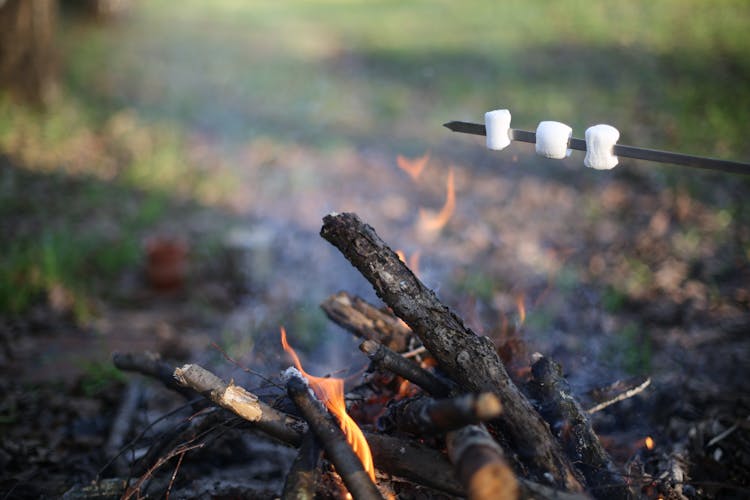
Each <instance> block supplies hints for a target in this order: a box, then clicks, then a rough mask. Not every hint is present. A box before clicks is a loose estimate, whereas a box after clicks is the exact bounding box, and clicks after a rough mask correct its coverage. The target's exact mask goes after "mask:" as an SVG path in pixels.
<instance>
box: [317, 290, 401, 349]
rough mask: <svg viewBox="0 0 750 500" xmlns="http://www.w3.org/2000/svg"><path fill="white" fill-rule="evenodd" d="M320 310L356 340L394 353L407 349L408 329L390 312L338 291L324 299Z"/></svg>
mask: <svg viewBox="0 0 750 500" xmlns="http://www.w3.org/2000/svg"><path fill="white" fill-rule="evenodd" d="M320 307H321V309H323V311H324V312H325V313H326V316H328V318H329V319H330V320H331V321H333V322H334V323H336V324H337V325H339V326H341V327H342V328H344V329H346V330H348V331H349V332H351V333H353V334H354V335H356V336H357V337H360V338H363V339H366V340H375V341H377V342H379V343H381V344H383V345H385V346H387V347H388V348H389V349H392V350H394V351H396V352H403V351H405V350H406V349H407V346H408V344H409V339H410V338H411V336H412V335H411V330H410V329H409V328H408V327H407V326H406V325H405V324H404V323H403V322H401V321H399V319H398V318H397V317H396V316H394V315H393V314H392V313H390V312H388V311H384V310H382V309H378V308H377V307H375V306H373V305H371V304H369V303H367V301H365V300H364V299H361V298H359V297H357V296H354V297H352V296H351V295H349V294H348V293H346V292H339V293H337V294H335V295H331V296H330V297H328V298H327V299H326V300H324V301H323V302H322V303H321V304H320Z"/></svg>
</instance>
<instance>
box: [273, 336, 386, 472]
mask: <svg viewBox="0 0 750 500" xmlns="http://www.w3.org/2000/svg"><path fill="white" fill-rule="evenodd" d="M281 345H282V346H283V347H284V350H285V351H286V352H287V353H289V355H290V356H291V357H292V360H293V361H294V366H295V367H296V368H297V369H298V370H299V371H300V372H301V373H302V374H303V375H304V376H305V377H306V378H307V380H308V381H309V382H310V387H312V389H313V391H315V395H316V396H318V398H319V399H320V400H321V401H323V403H324V404H325V405H326V408H328V411H330V412H331V413H332V414H333V415H334V416H335V417H336V419H338V421H339V426H340V427H341V430H342V431H344V434H345V435H346V440H347V442H348V443H349V445H350V446H351V447H352V449H353V450H354V453H356V455H357V456H358V457H359V459H360V460H361V461H362V466H363V467H364V468H365V471H367V474H369V476H370V479H372V480H373V481H375V466H374V464H373V461H372V453H371V452H370V445H369V444H367V440H366V439H365V436H364V434H362V431H361V430H360V428H359V427H358V426H357V424H356V423H355V422H354V420H352V418H351V417H350V416H349V415H348V414H347V413H346V402H345V401H344V381H343V380H342V379H340V378H322V377H315V376H313V375H310V374H309V373H307V372H306V371H305V370H303V369H302V363H301V362H300V360H299V357H298V356H297V353H296V352H294V349H292V347H291V346H290V345H289V343H288V342H287V340H286V330H285V329H284V327H283V326H282V327H281Z"/></svg>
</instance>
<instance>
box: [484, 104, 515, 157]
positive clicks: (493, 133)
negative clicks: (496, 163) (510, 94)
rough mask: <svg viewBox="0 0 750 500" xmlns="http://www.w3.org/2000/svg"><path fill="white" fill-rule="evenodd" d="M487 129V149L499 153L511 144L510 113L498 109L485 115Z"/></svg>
mask: <svg viewBox="0 0 750 500" xmlns="http://www.w3.org/2000/svg"><path fill="white" fill-rule="evenodd" d="M484 126H485V128H486V129H487V149H492V150H495V151H499V150H501V149H505V148H507V147H508V145H509V144H510V111H508V110H507V109H496V110H494V111H488V112H486V113H485V114H484Z"/></svg>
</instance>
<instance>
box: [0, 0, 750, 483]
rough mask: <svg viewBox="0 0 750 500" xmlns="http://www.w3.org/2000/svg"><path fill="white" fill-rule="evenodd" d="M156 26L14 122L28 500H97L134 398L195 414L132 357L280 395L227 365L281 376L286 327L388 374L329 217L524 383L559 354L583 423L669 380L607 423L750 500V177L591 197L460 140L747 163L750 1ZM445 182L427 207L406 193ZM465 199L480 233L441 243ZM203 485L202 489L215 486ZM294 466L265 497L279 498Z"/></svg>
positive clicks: (14, 469)
mask: <svg viewBox="0 0 750 500" xmlns="http://www.w3.org/2000/svg"><path fill="white" fill-rule="evenodd" d="M381 4H382V5H381ZM136 5H137V7H134V9H133V10H131V11H130V12H128V13H126V14H124V17H122V18H121V19H119V20H117V21H114V22H110V23H109V24H104V25H101V24H92V23H89V22H84V21H82V20H80V19H75V18H70V17H66V18H64V24H63V25H62V27H61V33H60V37H61V51H62V53H63V55H64V63H63V68H64V74H63V77H62V79H63V84H64V85H63V86H62V89H63V90H62V91H61V93H62V94H61V96H60V97H59V98H58V99H59V100H58V101H57V102H56V103H55V104H53V105H52V108H51V109H49V110H47V111H39V110H33V109H27V108H24V107H22V106H20V105H18V104H16V103H13V102H12V101H11V100H10V99H6V98H3V100H2V101H0V152H1V153H2V157H1V158H0V162H1V164H0V200H2V205H0V210H2V212H0V213H1V214H2V218H1V219H0V220H2V225H1V226H0V231H1V232H0V235H1V237H2V241H3V242H5V245H4V246H5V250H4V252H3V256H2V257H1V258H0V305H2V315H1V316H0V319H1V322H0V325H1V326H2V330H1V333H2V343H3V351H2V363H1V364H0V370H2V374H3V382H2V384H3V387H2V393H3V394H6V395H7V396H5V397H4V398H3V401H2V408H1V409H2V411H0V426H2V429H3V431H2V441H1V442H0V465H1V466H2V469H3V470H4V471H5V472H4V473H3V476H2V483H0V484H1V486H0V487H1V488H2V490H3V491H7V492H9V493H10V495H9V497H13V496H19V497H23V496H27V497H36V496H40V495H43V494H46V495H48V496H56V495H58V494H60V493H61V492H62V491H65V490H66V489H68V488H70V487H71V486H72V485H74V484H80V483H84V482H86V481H90V480H91V479H93V478H94V476H95V475H96V474H97V472H98V471H99V470H100V469H102V468H103V467H104V466H105V464H106V462H107V459H108V458H111V456H110V455H108V451H107V450H106V449H105V448H106V447H105V446H104V445H105V444H106V442H107V440H108V438H109V435H110V431H111V424H112V419H113V417H114V415H115V414H116V412H117V408H118V406H119V404H120V401H121V400H122V398H123V397H124V394H125V393H126V391H127V390H129V389H128V388H132V386H133V385H134V384H136V383H137V384H139V387H141V388H140V389H139V390H141V391H144V392H143V394H144V396H143V401H142V402H141V405H140V408H141V415H140V417H139V419H140V420H139V422H145V421H150V420H154V419H156V418H157V417H158V416H159V415H160V414H162V413H165V412H166V411H168V410H169V409H171V408H174V407H176V406H177V405H178V404H179V402H178V401H177V402H176V400H171V399H170V396H169V395H168V394H166V393H163V392H160V389H158V388H156V387H155V386H154V385H153V384H150V383H149V382H146V381H139V382H136V380H139V379H136V378H135V377H134V376H132V375H126V376H123V374H121V373H119V372H118V371H117V370H116V369H114V368H113V367H112V365H111V363H110V354H111V352H112V351H114V350H128V351H142V350H152V351H157V352H160V353H162V355H163V356H165V357H166V358H168V359H170V360H173V361H174V362H182V361H185V360H191V361H199V362H202V363H205V364H207V365H210V366H211V367H213V368H214V369H216V370H217V371H218V372H219V373H221V374H222V375H224V376H226V377H235V378H237V379H238V380H246V381H247V383H248V384H250V385H251V386H256V385H258V384H260V381H259V380H258V379H257V378H254V377H250V376H247V375H244V374H243V373H242V371H241V370H239V369H237V367H235V366H233V365H232V364H230V363H228V362H226V360H224V358H223V357H222V355H221V354H220V353H219V352H218V350H217V349H216V348H213V347H212V346H211V344H212V343H216V344H217V345H218V346H219V347H220V348H221V349H222V350H224V351H225V352H226V353H228V354H229V355H230V356H232V357H233V358H235V359H236V360H237V361H238V362H239V363H241V364H242V365H244V366H248V367H251V368H252V369H254V370H256V371H259V372H261V373H263V374H265V375H267V376H270V377H275V376H276V374H277V373H278V370H279V368H280V367H282V366H285V365H288V364H289V360H288V359H287V358H286V357H285V356H284V355H283V354H282V352H281V349H280V346H279V343H278V326H279V325H281V324H283V325H284V326H286V328H287V330H288V331H289V332H290V336H291V339H292V341H293V343H295V344H296V345H298V346H299V347H300V348H301V349H302V350H303V351H304V352H306V353H307V356H306V362H307V363H309V364H308V366H309V367H310V371H312V372H314V373H329V372H334V371H336V370H339V369H341V368H346V367H350V365H351V360H352V359H354V360H356V362H357V363H360V364H361V365H364V359H363V357H362V356H361V354H359V353H358V351H357V350H356V342H355V341H354V340H353V339H351V338H349V336H348V335H347V334H345V333H343V332H342V331H341V330H340V329H338V328H337V327H335V326H333V325H332V324H330V323H328V322H327V321H326V319H325V317H324V316H323V314H322V313H321V312H320V311H319V309H318V307H317V305H318V303H319V302H320V301H322V300H323V299H324V298H326V297H327V296H328V295H329V294H332V293H334V292H336V291H338V290H340V289H345V290H348V291H350V292H353V293H357V294H360V295H362V296H364V297H366V298H368V299H369V300H371V301H373V302H376V301H377V299H376V298H375V297H374V294H373V293H372V291H371V290H370V288H369V286H368V285H367V283H366V282H364V280H363V279H362V278H360V277H359V276H358V275H357V274H356V273H355V271H354V270H353V269H351V268H350V266H349V265H348V263H347V262H346V261H345V260H344V259H343V258H342V257H341V256H339V255H338V254H337V253H336V251H335V250H334V249H333V248H332V247H330V245H328V244H327V243H326V242H325V241H323V240H322V239H321V238H320V237H318V236H317V232H318V231H319V229H320V224H321V219H322V217H323V215H325V214H326V213H329V212H331V211H338V212H342V211H354V212H357V213H358V214H359V215H360V216H361V217H362V218H363V219H364V220H366V221H367V222H368V223H370V224H371V225H372V226H374V227H375V228H376V230H377V231H378V232H379V234H380V235H381V236H382V237H383V238H384V239H385V240H386V241H387V242H389V243H390V244H391V245H392V246H393V247H394V248H397V249H400V250H403V251H404V253H405V254H406V257H407V260H408V259H410V258H411V259H413V258H414V256H415V255H419V256H420V259H419V273H420V276H421V277H422V279H423V280H424V281H425V282H426V283H427V285H428V286H430V287H432V288H433V289H435V290H436V291H437V293H438V295H439V296H440V297H441V298H442V299H443V300H444V301H445V302H446V303H448V304H450V305H451V307H453V308H454V309H455V310H456V311H457V312H458V313H459V314H460V315H461V316H462V317H463V318H464V319H465V321H466V322H467V323H468V324H469V325H470V326H471V327H472V328H473V329H475V331H477V332H480V333H483V334H486V335H489V336H490V337H492V338H493V339H494V340H496V342H497V343H498V345H504V346H505V350H504V351H503V352H504V354H505V355H506V356H509V357H511V358H512V359H511V361H512V362H513V363H516V364H518V369H519V370H520V371H521V372H522V368H523V364H524V361H525V360H526V359H527V358H526V356H528V355H529V354H531V353H533V352H535V351H539V352H542V353H544V354H546V355H549V356H551V357H553V358H555V359H556V360H557V361H559V362H561V363H562V364H563V367H564V370H565V373H566V375H567V376H568V378H569V380H570V381H571V384H572V385H573V388H574V390H575V392H576V394H577V395H579V397H580V398H581V400H582V401H583V402H584V404H591V403H592V402H593V396H592V394H591V393H592V391H593V390H595V389H597V388H599V387H601V386H604V385H607V384H609V383H612V382H615V381H617V380H620V379H625V378H629V377H646V376H650V377H651V378H652V381H653V382H652V385H651V386H650V388H649V389H647V390H646V391H645V392H644V393H643V394H641V395H640V396H637V397H635V398H633V399H631V400H629V401H626V402H624V403H620V404H619V405H616V406H613V407H611V408H610V409H608V410H604V411H602V412H600V413H599V414H597V415H596V416H595V418H594V423H595V425H596V426H597V430H598V431H599V432H600V434H601V435H602V437H603V439H604V441H605V443H607V445H608V447H609V449H610V451H611V453H612V454H613V455H614V456H615V457H616V458H617V460H618V461H619V463H620V464H623V465H624V464H625V463H626V462H627V461H630V463H631V466H632V462H633V458H634V457H636V456H637V457H638V459H639V460H641V461H643V462H645V463H646V465H645V467H646V469H649V467H650V468H651V469H650V470H652V471H653V470H654V469H655V468H658V467H660V466H661V465H659V464H662V465H663V463H665V462H666V458H667V457H669V456H673V455H674V454H679V455H680V456H681V457H682V459H684V461H685V462H686V465H685V469H686V470H687V472H688V475H689V476H690V478H691V480H690V481H689V484H690V485H691V488H693V490H692V491H695V492H697V493H698V494H701V495H704V496H709V497H713V496H724V497H732V496H743V495H746V494H747V492H748V490H747V488H748V487H750V484H749V483H750V478H749V476H748V469H749V468H750V466H749V465H748V460H749V459H748V457H749V456H750V454H748V447H747V443H748V438H749V437H750V436H748V432H749V429H748V425H747V416H748V410H749V407H750V401H748V395H747V391H746V389H745V387H744V381H745V380H746V378H747V375H748V373H747V367H746V365H747V363H744V362H743V360H744V359H747V356H748V351H749V350H750V340H749V339H748V337H747V333H748V331H750V311H749V309H750V288H749V285H748V283H750V224H748V222H747V221H748V220H750V217H749V216H750V203H749V202H748V199H749V198H748V192H749V190H748V188H750V183H749V182H748V179H747V178H745V177H744V176H731V175H722V174H717V173H710V172H704V171H700V170H692V169H686V168H682V167H675V166H666V165H657V164H651V163H645V162H636V161H631V160H627V159H622V162H621V165H620V166H619V167H617V168H616V169H615V170H613V171H610V172H596V171H589V170H587V169H584V168H583V166H582V155H581V154H578V153H574V154H573V155H572V156H571V157H570V158H569V159H566V160H564V161H558V160H546V159H542V158H539V157H537V156H535V155H534V154H533V147H530V146H529V145H526V144H520V143H519V144H513V145H512V146H511V147H510V148H508V149H507V150H505V151H502V152H491V151H487V150H486V149H485V148H484V145H483V142H482V139H481V138H476V137H471V136H464V135H458V134H452V133H451V132H449V131H448V130H447V129H445V128H443V127H441V124H442V123H443V122H445V121H449V120H451V119H465V120H469V121H481V118H482V114H483V113H484V111H487V110H489V109H493V108H497V107H509V108H510V109H511V111H512V113H513V124H514V126H516V127H518V128H522V129H527V130H533V129H534V128H535V126H536V123H537V122H538V121H540V120H542V119H554V120H560V121H563V122H566V123H569V124H570V125H571V126H573V127H574V135H575V136H577V137H582V135H583V130H584V129H585V127H586V126H588V125H590V124H592V123H597V122H605V123H611V124H613V125H615V126H617V127H618V128H619V129H620V131H621V134H622V135H621V142H623V143H628V144H634V145H640V146H644V147H652V148H662V149H673V150H679V151H684V152H691V153H697V154H706V155H710V156H716V157H723V158H729V159H737V160H745V161H747V159H748V158H750V145H748V143H747V142H746V141H745V139H744V136H743V131H744V130H745V129H746V128H747V127H746V126H747V123H748V120H749V119H750V94H748V86H747V82H748V80H749V79H750V59H748V54H747V51H746V47H747V43H748V35H747V33H746V26H747V21H748V19H750V9H748V8H747V7H746V6H744V5H743V4H742V2H735V3H732V2H727V3H726V4H725V5H723V8H721V9H708V8H707V7H706V6H704V5H703V4H702V3H701V2H660V3H659V4H657V5H651V4H649V3H646V2H643V3H641V2H630V3H626V4H623V5H618V6H612V7H611V9H612V10H613V11H605V10H603V8H602V9H582V8H580V7H577V6H576V5H577V4H576V3H575V2H558V3H557V4H555V6H549V5H547V4H545V3H542V2H538V3H536V2H519V3H517V4H514V3H511V4H507V5H504V6H503V11H502V12H500V11H499V9H500V8H499V7H496V6H494V3H492V2H486V3H477V5H476V6H475V7H474V8H471V9H469V8H467V7H462V6H461V4H454V3H451V2H439V3H436V4H435V3H432V2H430V3H428V2H424V3H422V2H417V3H414V4H413V5H409V6H401V5H391V4H390V3H388V2H375V3H373V2H370V3H368V4H367V6H357V5H355V4H351V5H350V4H347V3H336V2H287V3H285V4H283V5H282V6H280V5H277V4H276V3H274V2H257V3H255V4H254V5H253V6H249V7H242V6H239V5H238V4H236V3H235V2H229V1H227V2H215V3H213V4H212V6H211V7H210V8H209V7H207V6H204V5H203V4H202V3H201V2H183V4H182V5H181V6H180V7H179V8H175V7H174V6H173V5H172V4H171V3H170V2H149V3H148V4H147V3H142V4H136ZM613 18H617V19H618V20H619V25H618V30H612V29H610V27H609V23H610V22H611V19H613ZM498 19H503V21H502V22H500V21H498ZM498 24H502V28H503V29H498ZM675 26H679V27H680V33H679V36H676V34H675V29H676V28H675ZM425 154H427V155H429V159H428V160H427V162H426V167H425V169H424V170H423V171H422V173H421V175H420V176H419V177H418V178H417V179H412V177H410V176H409V175H407V173H406V172H405V171H404V170H402V169H400V168H399V166H398V161H397V157H398V156H399V155H401V156H403V157H405V158H407V159H414V158H417V157H420V156H422V155H425ZM451 172H452V174H451ZM451 175H453V176H454V179H455V211H454V212H453V214H452V215H451V217H450V219H449V220H448V221H447V223H446V225H445V226H444V227H442V228H435V227H434V224H432V223H431V220H433V219H432V217H433V216H434V214H435V213H437V212H438V211H439V210H440V209H441V207H443V206H444V203H445V200H446V196H447V194H446V190H447V187H446V183H447V180H448V178H449V177H450V176H451ZM155 238H161V239H177V240H180V241H182V242H186V243H187V246H188V255H189V260H188V262H189V270H188V274H187V276H186V283H185V284H184V285H183V286H178V287H176V289H174V290H171V291H168V292H164V291H160V290H156V289H154V287H153V286H152V284H149V280H148V278H147V274H148V265H147V259H146V255H145V253H146V252H145V248H146V246H147V241H152V240H153V239H155ZM412 262H413V260H412ZM521 304H522V305H523V310H522V309H521V307H520V305H521ZM509 346H513V348H512V349H511V348H510V347H509ZM242 377H246V378H244V379H243V378H242ZM130 390H132V389H130ZM646 436H651V437H653V439H654V440H655V443H656V447H655V450H653V451H644V450H643V449H642V447H643V445H642V443H643V439H644V438H645V437H646ZM252 446H259V445H257V444H255V445H248V447H246V448H245V449H244V453H248V449H252ZM211 449H213V450H215V449H216V446H215V445H211ZM279 456H280V457H282V458H284V457H285V455H283V453H281V454H279ZM292 456H293V455H292ZM187 457H188V458H186V460H185V469H184V470H183V473H184V475H185V477H189V476H190V474H193V473H195V472H194V471H195V469H190V467H195V466H196V464H203V465H205V464H206V463H209V462H210V459H209V458H207V457H210V454H209V453H205V452H204V451H201V452H200V454H198V453H196V456H195V457H194V461H193V462H192V464H193V465H192V466H191V465H190V464H189V462H191V460H190V455H188V456H187ZM286 458H290V457H286ZM220 459H221V460H223V459H224V458H221V457H219V458H217V460H220ZM226 460H229V459H228V458H226ZM287 465H288V462H284V460H279V461H278V462H274V463H272V464H270V465H269V464H265V465H264V466H258V469H257V471H259V472H258V477H257V478H256V479H258V480H261V481H266V483H265V484H266V485H267V487H268V488H270V489H273V488H276V487H278V485H279V484H280V483H279V481H280V479H281V477H282V475H283V470H284V467H285V466H287ZM167 467H168V468H171V467H172V465H168V466H167ZM198 468H199V467H198ZM253 470H256V469H253ZM42 473H44V474H45V477H49V479H48V480H44V481H40V480H39V479H38V478H39V475H40V474H42ZM112 474H113V472H112V469H109V470H108V471H107V472H106V473H105V476H107V475H109V476H111V475H112ZM743 488H744V489H743ZM688 493H692V492H691V491H689V492H688Z"/></svg>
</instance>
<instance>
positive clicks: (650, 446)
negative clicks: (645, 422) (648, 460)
mask: <svg viewBox="0 0 750 500" xmlns="http://www.w3.org/2000/svg"><path fill="white" fill-rule="evenodd" d="M645 444H646V449H647V450H653V449H654V438H652V437H651V436H646V440H645Z"/></svg>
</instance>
